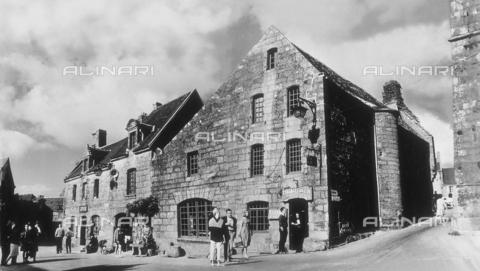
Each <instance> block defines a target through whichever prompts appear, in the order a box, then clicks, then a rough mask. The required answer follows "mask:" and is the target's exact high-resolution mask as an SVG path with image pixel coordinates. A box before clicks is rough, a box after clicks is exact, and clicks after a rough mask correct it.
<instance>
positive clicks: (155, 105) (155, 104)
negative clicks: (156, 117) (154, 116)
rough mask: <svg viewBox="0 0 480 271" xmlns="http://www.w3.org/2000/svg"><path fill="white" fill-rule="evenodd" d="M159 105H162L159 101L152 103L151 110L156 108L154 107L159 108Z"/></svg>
mask: <svg viewBox="0 0 480 271" xmlns="http://www.w3.org/2000/svg"><path fill="white" fill-rule="evenodd" d="M160 106H162V104H161V103H159V102H156V103H154V104H153V110H156V109H157V108H159V107H160Z"/></svg>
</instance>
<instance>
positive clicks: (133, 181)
mask: <svg viewBox="0 0 480 271" xmlns="http://www.w3.org/2000/svg"><path fill="white" fill-rule="evenodd" d="M136 185H137V170H135V169H134V168H132V169H129V170H128V171H127V195H135V193H136V188H137V187H136Z"/></svg>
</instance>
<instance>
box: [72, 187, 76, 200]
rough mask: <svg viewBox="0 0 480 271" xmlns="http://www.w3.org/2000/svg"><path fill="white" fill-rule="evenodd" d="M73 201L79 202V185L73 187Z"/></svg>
mask: <svg viewBox="0 0 480 271" xmlns="http://www.w3.org/2000/svg"><path fill="white" fill-rule="evenodd" d="M72 200H73V201H76V200H77V185H76V184H75V185H73V189H72Z"/></svg>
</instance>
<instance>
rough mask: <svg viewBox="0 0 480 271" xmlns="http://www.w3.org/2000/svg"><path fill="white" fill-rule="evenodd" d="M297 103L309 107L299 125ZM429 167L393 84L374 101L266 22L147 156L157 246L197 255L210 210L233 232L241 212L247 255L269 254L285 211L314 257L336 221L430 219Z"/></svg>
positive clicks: (429, 144)
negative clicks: (247, 222) (199, 105)
mask: <svg viewBox="0 0 480 271" xmlns="http://www.w3.org/2000/svg"><path fill="white" fill-rule="evenodd" d="M302 99H306V100H307V101H308V102H303V105H304V106H307V104H310V105H312V108H311V111H309V112H307V113H306V115H305V118H304V119H299V118H296V117H295V114H297V113H299V112H300V111H299V110H298V109H299V107H298V106H299V105H302V101H304V100H302ZM312 112H313V114H315V115H313V114H312ZM314 116H315V118H314ZM312 124H313V127H312ZM317 137H318V139H317ZM435 163H436V161H435V151H434V144H433V137H432V136H431V135H430V134H429V133H428V132H427V131H426V130H425V129H424V128H423V127H422V126H421V125H420V123H419V121H418V118H417V117H416V116H415V115H414V114H413V113H412V112H411V111H410V110H409V109H408V107H407V106H406V105H405V103H404V101H403V98H402V94H401V86H400V84H398V83H397V82H395V81H390V82H387V83H386V84H385V86H384V92H383V102H380V101H378V100H377V99H375V98H374V97H372V96H371V95H370V94H368V93H367V92H366V91H364V90H362V89H361V88H359V87H357V86H356V85H354V84H352V83H351V82H349V81H347V80H345V79H344V78H342V77H340V76H339V75H338V74H337V73H335V72H334V71H332V70H331V69H330V68H328V67H327V66H325V65H324V64H323V63H321V62H320V61H318V60H316V59H314V58H313V57H312V56H310V55H309V54H308V53H306V52H304V51H303V50H301V49H300V48H299V47H297V46H296V45H295V44H293V43H291V42H290V41H289V40H288V39H287V38H286V37H285V36H284V35H283V34H282V33H280V32H279V31H278V30H277V29H276V28H275V27H273V26H272V27H270V28H269V29H268V30H267V31H266V33H265V34H264V35H263V36H262V38H261V39H260V40H259V41H258V43H257V44H256V45H255V46H254V47H253V48H252V49H251V50H250V52H249V53H248V54H247V55H246V57H245V58H244V59H243V60H242V62H241V63H240V65H239V66H238V67H237V68H236V69H235V70H234V71H233V72H232V74H231V75H230V76H229V77H228V78H227V79H226V82H225V83H224V84H223V85H222V86H221V87H220V88H219V89H218V91H217V92H216V93H215V94H214V95H213V96H212V97H211V98H210V99H209V100H208V101H206V103H205V106H204V108H203V109H202V110H200V111H199V113H198V114H197V115H196V116H195V117H194V118H193V119H192V120H191V121H190V122H189V124H188V125H187V126H186V127H185V128H184V129H183V130H182V131H181V132H180V133H179V134H178V135H177V137H176V138H175V139H174V140H173V141H172V142H170V144H169V145H167V146H166V148H165V150H164V152H163V154H162V155H158V156H157V157H156V158H155V159H154V161H153V164H154V167H153V168H154V170H153V172H152V174H153V175H152V194H153V195H154V196H155V197H158V200H159V203H160V206H161V210H160V213H159V217H158V219H156V220H155V230H156V237H157V241H159V242H160V245H161V247H162V249H165V246H167V245H168V244H170V243H174V244H178V245H180V246H182V247H183V248H184V249H185V250H186V251H187V252H188V253H196V252H200V251H201V252H205V251H207V249H206V246H207V245H208V237H207V231H208V229H207V219H208V215H209V211H210V209H211V207H212V206H217V207H220V208H221V211H222V213H224V212H225V210H226V209H227V208H230V209H232V210H233V212H234V216H235V217H237V219H238V221H239V224H238V228H240V221H241V219H240V218H241V217H242V215H243V213H244V211H245V210H248V211H249V215H250V219H251V229H252V231H253V238H252V248H253V249H254V250H255V249H259V250H264V251H269V250H270V251H271V250H272V249H274V248H275V245H276V244H278V240H279V232H278V220H277V219H278V215H279V211H278V210H279V208H280V207H286V208H287V209H288V210H289V217H290V218H291V216H292V215H295V214H296V213H298V214H299V216H300V218H301V220H302V224H303V225H305V227H303V230H304V232H303V234H304V236H305V237H306V239H305V243H304V247H305V248H306V249H309V250H311V249H315V247H318V246H316V244H318V243H325V244H327V245H328V243H329V242H331V241H334V240H335V239H336V238H338V237H339V235H340V231H341V230H340V227H339V225H341V224H342V222H343V223H346V222H350V223H351V224H352V225H353V226H354V230H355V231H356V232H361V231H368V230H371V229H373V228H375V227H377V226H378V225H372V224H370V225H363V221H364V219H365V218H369V217H370V218H371V219H369V221H370V222H371V221H375V220H376V219H377V220H378V219H380V220H391V219H392V218H393V217H394V216H395V212H396V210H402V209H403V214H404V215H405V216H406V217H407V218H410V219H412V218H414V217H415V218H419V217H422V216H427V215H431V213H432V201H431V197H432V178H433V176H431V175H432V174H431V173H432V169H434V168H435ZM373 224H375V223H373Z"/></svg>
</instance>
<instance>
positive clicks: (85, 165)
mask: <svg viewBox="0 0 480 271" xmlns="http://www.w3.org/2000/svg"><path fill="white" fill-rule="evenodd" d="M87 170H88V158H85V159H83V172H86V171H87Z"/></svg>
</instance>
